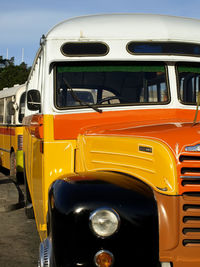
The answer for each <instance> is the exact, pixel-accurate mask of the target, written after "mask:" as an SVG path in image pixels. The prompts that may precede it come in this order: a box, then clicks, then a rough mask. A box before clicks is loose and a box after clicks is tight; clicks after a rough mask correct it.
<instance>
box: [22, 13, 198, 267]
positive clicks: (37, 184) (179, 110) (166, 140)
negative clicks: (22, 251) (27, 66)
mask: <svg viewBox="0 0 200 267" xmlns="http://www.w3.org/2000/svg"><path fill="white" fill-rule="evenodd" d="M40 43H41V46H40V49H39V51H38V53H37V55H36V57H35V61H34V64H33V67H32V70H31V73H30V76H29V78H28V81H27V90H26V104H25V117H24V120H23V124H24V126H25V127H24V146H23V150H24V169H25V178H26V179H25V181H26V183H27V197H26V198H27V207H26V209H30V210H31V208H32V207H33V210H34V215H35V219H36V224H37V229H38V232H39V235H40V238H41V245H40V259H39V266H40V267H43V266H51V267H66V266H69V267H72V266H87V267H89V266H90V267H91V266H99V267H104V266H106V267H109V266H116V267H123V266H140V267H142V266H145V267H146V266H151V267H158V266H162V267H172V266H173V267H197V266H199V264H200V124H199V122H198V120H199V118H200V115H199V113H198V108H199V103H200V95H199V91H200V20H196V19H189V18H179V17H172V16H164V15H151V14H106V15H91V16H83V17H78V18H72V19H69V20H66V21H63V22H61V23H60V24H58V25H56V26H55V27H54V28H53V29H51V30H50V31H49V32H48V33H47V35H45V36H42V38H41V42H40ZM28 214H29V213H28Z"/></svg>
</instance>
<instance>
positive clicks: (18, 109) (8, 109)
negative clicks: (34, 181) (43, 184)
mask: <svg viewBox="0 0 200 267" xmlns="http://www.w3.org/2000/svg"><path fill="white" fill-rule="evenodd" d="M25 91H26V86H25V84H22V85H19V84H16V85H15V86H14V87H11V88H4V89H3V90H1V91H0V166H1V167H3V168H6V169H8V170H10V176H11V178H13V179H14V180H15V181H22V180H23V127H22V120H23V117H24V112H25V94H26V93H25Z"/></svg>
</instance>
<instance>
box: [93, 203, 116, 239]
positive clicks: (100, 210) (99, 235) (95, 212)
mask: <svg viewBox="0 0 200 267" xmlns="http://www.w3.org/2000/svg"><path fill="white" fill-rule="evenodd" d="M103 212H108V213H109V214H111V215H112V216H113V215H114V217H113V218H115V224H116V226H115V228H114V230H113V231H111V232H110V233H107V234H102V233H101V234H100V233H99V232H98V231H97V230H96V229H95V227H94V225H93V221H94V218H95V217H96V216H97V215H99V214H101V213H103ZM89 225H90V229H91V231H92V233H93V234H94V235H95V236H97V237H99V238H102V239H105V238H109V237H111V236H113V235H114V234H116V233H117V232H118V231H119V227H120V216H119V214H118V213H117V212H116V211H115V210H114V209H113V208H109V207H101V208H97V209H95V210H94V211H92V212H91V214H90V217H89Z"/></svg>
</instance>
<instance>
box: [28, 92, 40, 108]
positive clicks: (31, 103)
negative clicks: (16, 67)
mask: <svg viewBox="0 0 200 267" xmlns="http://www.w3.org/2000/svg"><path fill="white" fill-rule="evenodd" d="M27 106H28V109H30V110H32V111H35V110H40V108H41V97H40V92H39V91H38V90H36V89H32V90H29V91H28V93H27Z"/></svg>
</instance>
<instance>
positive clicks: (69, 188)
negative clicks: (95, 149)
mask: <svg viewBox="0 0 200 267" xmlns="http://www.w3.org/2000/svg"><path fill="white" fill-rule="evenodd" d="M101 207H108V208H112V209H114V210H115V211H116V212H117V213H118V214H119V216H120V227H119V230H118V231H117V233H115V234H114V235H113V236H110V237H108V238H100V237H97V236H96V235H95V234H94V233H93V232H92V230H91V228H90V224H89V217H90V214H91V212H93V211H94V210H95V209H98V208H101ZM48 225H49V227H48V229H49V230H48V231H49V236H51V239H52V247H53V253H54V256H55V260H56V264H57V266H59V267H61V266H95V265H94V263H93V259H94V256H95V254H96V253H97V252H98V251H100V250H102V249H106V250H109V251H110V252H111V253H112V254H113V255H114V258H115V265H114V266H121V267H122V266H131V265H130V264H133V263H134V264H135V263H137V264H139V266H143V265H144V266H146V264H147V263H148V266H156V264H157V262H158V215H157V205H156V201H155V198H154V194H153V192H152V190H151V188H150V187H149V186H147V185H146V184H144V183H143V182H141V181H139V180H137V179H135V178H134V177H129V176H126V175H123V174H119V173H112V172H98V173H83V174H80V175H74V176H71V177H66V178H64V177H63V178H62V179H60V180H57V181H55V182H54V183H53V184H52V186H51V189H50V191H49V213H48ZM134 264H133V265H134Z"/></svg>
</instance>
